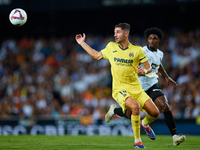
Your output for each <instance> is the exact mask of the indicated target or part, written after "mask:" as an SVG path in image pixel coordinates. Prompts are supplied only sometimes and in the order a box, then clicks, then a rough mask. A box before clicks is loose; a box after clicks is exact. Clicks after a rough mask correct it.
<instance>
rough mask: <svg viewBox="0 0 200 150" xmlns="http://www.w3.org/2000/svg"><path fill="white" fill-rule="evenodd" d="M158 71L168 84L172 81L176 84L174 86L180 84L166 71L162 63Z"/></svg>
mask: <svg viewBox="0 0 200 150" xmlns="http://www.w3.org/2000/svg"><path fill="white" fill-rule="evenodd" d="M158 71H159V72H160V73H161V74H162V75H163V76H164V78H165V80H166V82H167V84H168V85H169V84H170V83H171V84H172V85H173V86H174V87H177V86H178V84H177V83H176V82H175V81H174V80H173V79H172V78H170V77H169V76H168V74H167V72H166V71H165V69H164V67H163V66H162V64H161V65H160V67H159V69H158Z"/></svg>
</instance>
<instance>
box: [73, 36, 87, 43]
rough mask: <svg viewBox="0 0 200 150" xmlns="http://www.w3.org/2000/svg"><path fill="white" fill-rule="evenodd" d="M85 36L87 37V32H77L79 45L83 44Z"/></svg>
mask: <svg viewBox="0 0 200 150" xmlns="http://www.w3.org/2000/svg"><path fill="white" fill-rule="evenodd" d="M85 37H86V36H85V33H83V36H82V35H81V34H77V35H76V37H75V39H76V41H77V43H78V44H79V45H81V44H82V43H83V42H85Z"/></svg>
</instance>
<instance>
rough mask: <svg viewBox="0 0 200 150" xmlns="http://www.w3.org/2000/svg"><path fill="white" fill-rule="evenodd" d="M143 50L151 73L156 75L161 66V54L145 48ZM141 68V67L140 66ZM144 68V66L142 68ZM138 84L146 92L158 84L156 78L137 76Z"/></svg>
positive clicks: (158, 51)
mask: <svg viewBox="0 0 200 150" xmlns="http://www.w3.org/2000/svg"><path fill="white" fill-rule="evenodd" d="M143 50H144V52H145V54H146V57H147V58H148V60H149V63H150V65H151V67H152V73H157V72H158V69H159V66H160V65H161V61H162V59H163V55H164V54H163V52H162V51H160V50H159V49H157V51H151V50H149V49H148V47H147V46H144V47H143ZM141 66H143V65H141ZM143 67H144V66H143ZM138 77H139V82H140V84H141V85H142V89H143V90H144V91H147V90H148V89H150V88H151V87H152V86H153V85H154V84H156V83H158V79H157V77H147V76H138Z"/></svg>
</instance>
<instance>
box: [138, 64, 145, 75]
mask: <svg viewBox="0 0 200 150" xmlns="http://www.w3.org/2000/svg"><path fill="white" fill-rule="evenodd" d="M137 69H138V70H137V73H138V75H139V76H145V71H144V68H143V67H141V66H137Z"/></svg>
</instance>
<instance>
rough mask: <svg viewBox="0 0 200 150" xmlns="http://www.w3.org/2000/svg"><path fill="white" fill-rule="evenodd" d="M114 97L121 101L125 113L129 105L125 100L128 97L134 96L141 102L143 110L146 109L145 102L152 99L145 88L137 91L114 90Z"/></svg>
mask: <svg viewBox="0 0 200 150" xmlns="http://www.w3.org/2000/svg"><path fill="white" fill-rule="evenodd" d="M112 96H113V98H114V99H115V101H117V102H118V103H119V105H120V106H121V108H122V110H123V113H125V111H126V109H127V107H126V106H125V100H126V98H127V97H132V98H134V99H135V100H136V101H137V102H138V103H139V104H140V109H141V110H142V111H145V110H144V109H142V108H143V107H144V103H145V102H146V101H147V100H149V99H151V98H150V97H149V96H148V95H147V94H146V92H144V91H143V90H140V91H138V92H137V93H134V92H130V91H129V92H127V91H126V90H123V91H114V92H113V94H112Z"/></svg>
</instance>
